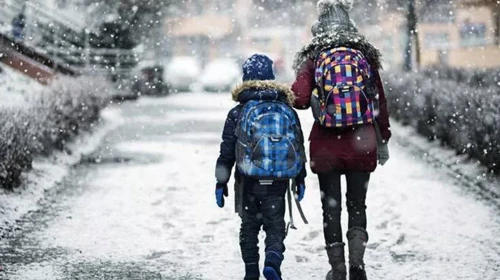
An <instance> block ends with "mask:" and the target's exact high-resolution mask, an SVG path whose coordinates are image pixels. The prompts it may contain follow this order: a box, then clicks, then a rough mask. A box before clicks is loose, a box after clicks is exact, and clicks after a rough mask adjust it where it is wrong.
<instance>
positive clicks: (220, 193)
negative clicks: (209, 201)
mask: <svg viewBox="0 0 500 280" xmlns="http://www.w3.org/2000/svg"><path fill="white" fill-rule="evenodd" d="M224 196H225V197H227V196H228V193H227V184H217V186H216V187H215V200H216V201H217V205H218V206H219V207H220V208H223V207H224Z"/></svg>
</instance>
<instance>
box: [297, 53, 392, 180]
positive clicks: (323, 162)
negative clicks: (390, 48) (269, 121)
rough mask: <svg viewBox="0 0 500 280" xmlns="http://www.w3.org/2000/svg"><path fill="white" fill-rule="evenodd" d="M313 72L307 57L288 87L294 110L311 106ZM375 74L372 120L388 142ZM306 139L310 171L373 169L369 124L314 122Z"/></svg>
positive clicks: (374, 156) (373, 142)
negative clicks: (377, 107) (347, 125)
mask: <svg viewBox="0 0 500 280" xmlns="http://www.w3.org/2000/svg"><path fill="white" fill-rule="evenodd" d="M314 72H315V66H314V61H312V60H309V61H308V62H307V63H306V65H304V66H303V67H302V69H301V70H300V72H299V73H298V75H297V79H296V80H295V82H294V84H293V86H292V90H293V92H294V93H295V96H296V98H297V99H296V100H295V104H294V107H295V108H297V109H308V108H309V107H310V105H311V95H312V91H313V89H314V88H315V87H316V82H315V80H314ZM375 75H376V84H377V88H378V91H379V105H380V112H379V114H378V116H377V118H376V119H377V123H378V124H379V126H380V130H381V132H382V138H383V139H384V140H385V141H388V140H389V138H390V137H391V131H390V125H389V113H388V111H387V100H386V98H385V92H384V87H383V85H382V81H381V79H380V75H379V73H378V71H376V72H375ZM309 141H310V142H311V145H310V154H311V160H310V164H311V169H312V171H313V172H314V173H324V172H328V171H330V170H332V169H336V170H341V171H360V172H373V171H375V168H376V167H377V136H376V133H375V128H374V126H373V125H363V126H356V127H350V128H345V129H332V128H325V127H322V126H321V125H320V124H319V123H318V122H315V123H314V126H313V128H312V131H311V134H310V136H309Z"/></svg>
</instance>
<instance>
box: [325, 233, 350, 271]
mask: <svg viewBox="0 0 500 280" xmlns="http://www.w3.org/2000/svg"><path fill="white" fill-rule="evenodd" d="M344 246H345V244H344V243H342V242H341V243H333V244H330V245H327V246H326V253H327V254H328V262H329V263H330V265H331V266H332V270H330V271H329V272H328V274H327V275H326V280H346V275H347V271H346V266H345V254H344Z"/></svg>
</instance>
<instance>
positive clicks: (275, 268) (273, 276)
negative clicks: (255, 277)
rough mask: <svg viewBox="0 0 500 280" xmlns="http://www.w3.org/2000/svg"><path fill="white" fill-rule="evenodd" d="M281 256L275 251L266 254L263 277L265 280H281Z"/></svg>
mask: <svg viewBox="0 0 500 280" xmlns="http://www.w3.org/2000/svg"><path fill="white" fill-rule="evenodd" d="M282 261H283V254H282V253H279V252H275V251H268V252H266V260H265V262H264V266H265V267H264V272H263V273H264V277H266V279H267V280H281V262H282Z"/></svg>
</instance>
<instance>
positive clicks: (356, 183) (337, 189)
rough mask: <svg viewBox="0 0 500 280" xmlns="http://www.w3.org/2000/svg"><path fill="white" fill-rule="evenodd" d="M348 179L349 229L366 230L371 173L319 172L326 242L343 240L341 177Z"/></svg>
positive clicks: (331, 242)
mask: <svg viewBox="0 0 500 280" xmlns="http://www.w3.org/2000/svg"><path fill="white" fill-rule="evenodd" d="M342 174H345V176H346V179H347V195H346V198H347V212H348V214H349V224H348V226H349V229H351V228H353V227H360V228H363V229H365V230H366V204H365V201H366V192H367V189H368V182H369V181H370V173H367V172H340V171H335V170H333V171H330V172H327V173H320V174H318V177H319V186H320V190H321V202H322V204H323V223H324V234H325V241H326V244H327V245H329V244H333V243H338V242H342V226H341V225H340V216H341V212H342V193H341V186H340V177H341V175H342Z"/></svg>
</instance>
